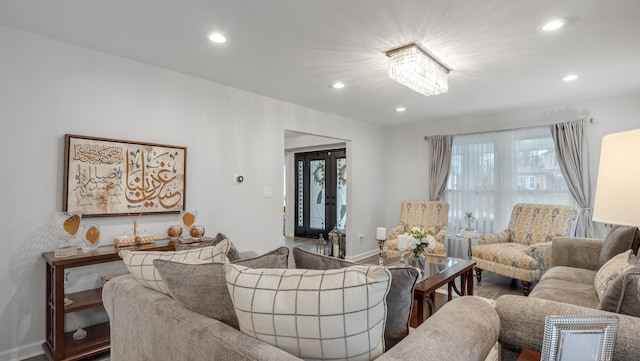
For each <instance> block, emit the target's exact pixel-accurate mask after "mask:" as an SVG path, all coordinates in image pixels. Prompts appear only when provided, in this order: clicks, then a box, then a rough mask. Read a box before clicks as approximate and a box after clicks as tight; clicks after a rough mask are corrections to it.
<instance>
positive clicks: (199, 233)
mask: <svg viewBox="0 0 640 361" xmlns="http://www.w3.org/2000/svg"><path fill="white" fill-rule="evenodd" d="M189 235H190V236H191V239H193V240H194V241H199V240H200V238H202V237H203V236H204V226H201V225H195V226H191V228H189Z"/></svg>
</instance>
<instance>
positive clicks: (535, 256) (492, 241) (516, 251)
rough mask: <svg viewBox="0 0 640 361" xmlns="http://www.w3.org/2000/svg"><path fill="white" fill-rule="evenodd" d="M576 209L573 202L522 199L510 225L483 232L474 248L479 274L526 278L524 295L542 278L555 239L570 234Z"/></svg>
mask: <svg viewBox="0 0 640 361" xmlns="http://www.w3.org/2000/svg"><path fill="white" fill-rule="evenodd" d="M575 217H576V211H575V210H574V209H573V208H572V207H569V206H560V205H551V204H528V203H518V204H516V205H515V206H513V210H512V211H511V218H510V219H509V228H507V229H506V230H504V231H502V232H498V233H487V234H483V235H481V236H480V237H479V238H478V245H477V246H475V247H473V248H472V250H471V254H472V258H473V260H474V261H476V267H475V269H476V278H477V280H478V282H480V280H481V278H482V270H487V271H490V272H494V273H497V274H500V275H503V276H506V277H511V278H514V279H518V280H520V281H522V287H523V290H524V295H525V296H528V295H529V289H530V287H531V282H533V281H537V280H539V279H540V277H541V276H542V274H543V273H544V272H545V271H546V270H547V266H548V262H549V261H550V260H551V239H553V238H554V237H560V236H566V235H568V233H569V231H570V229H571V223H572V222H573V220H574V218H575Z"/></svg>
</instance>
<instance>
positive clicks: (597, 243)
mask: <svg viewBox="0 0 640 361" xmlns="http://www.w3.org/2000/svg"><path fill="white" fill-rule="evenodd" d="M551 242H552V246H551V265H550V266H551V267H554V266H567V267H576V268H583V269H589V270H593V271H595V270H597V269H598V268H600V250H601V249H602V245H603V243H604V240H602V239H595V238H579V237H555V238H554V239H553V240H552V241H551Z"/></svg>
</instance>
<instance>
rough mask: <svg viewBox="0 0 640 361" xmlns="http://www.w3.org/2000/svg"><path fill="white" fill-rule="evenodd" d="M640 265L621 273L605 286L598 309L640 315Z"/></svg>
mask: <svg viewBox="0 0 640 361" xmlns="http://www.w3.org/2000/svg"><path fill="white" fill-rule="evenodd" d="M638 281H640V267H638V266H636V267H633V268H631V269H628V270H627V271H625V272H623V273H621V274H620V275H618V277H616V278H615V279H614V280H613V281H612V282H611V283H610V284H609V286H608V287H607V288H606V290H605V291H604V293H603V294H602V297H601V299H600V303H598V307H597V308H598V309H600V310H605V311H610V312H616V313H622V314H625V315H631V316H636V317H640V288H639V287H640V283H639V282H638Z"/></svg>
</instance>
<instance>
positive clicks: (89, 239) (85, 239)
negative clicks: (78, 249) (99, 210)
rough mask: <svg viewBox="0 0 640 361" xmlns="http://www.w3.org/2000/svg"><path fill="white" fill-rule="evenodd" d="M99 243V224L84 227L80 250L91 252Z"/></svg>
mask: <svg viewBox="0 0 640 361" xmlns="http://www.w3.org/2000/svg"><path fill="white" fill-rule="evenodd" d="M98 245H100V226H99V225H97V224H91V225H88V226H87V227H85V230H84V232H83V236H82V251H84V252H85V253H89V252H93V251H95V250H96V248H98Z"/></svg>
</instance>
